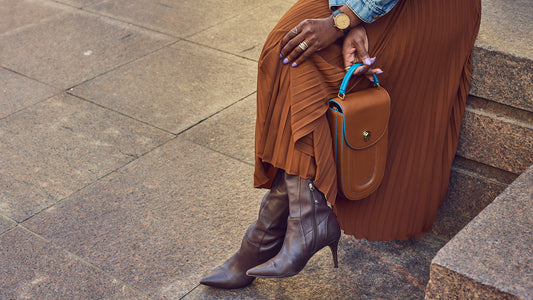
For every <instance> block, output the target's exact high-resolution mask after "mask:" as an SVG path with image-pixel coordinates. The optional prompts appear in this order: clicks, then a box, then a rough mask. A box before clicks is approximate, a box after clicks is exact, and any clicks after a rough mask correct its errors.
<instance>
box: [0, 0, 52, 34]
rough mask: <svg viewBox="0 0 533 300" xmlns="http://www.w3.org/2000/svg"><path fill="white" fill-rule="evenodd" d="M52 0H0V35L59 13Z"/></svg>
mask: <svg viewBox="0 0 533 300" xmlns="http://www.w3.org/2000/svg"><path fill="white" fill-rule="evenodd" d="M61 12H62V10H61V9H59V8H58V7H57V6H56V5H54V3H53V2H43V1H41V2H39V3H36V1H31V0H0V35H1V34H3V33H5V32H7V31H10V30H14V29H17V28H19V27H23V26H26V25H29V24H34V23H38V22H39V21H41V20H43V19H46V18H48V17H51V16H53V15H56V14H59V13H61Z"/></svg>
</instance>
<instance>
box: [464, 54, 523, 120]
mask: <svg viewBox="0 0 533 300" xmlns="http://www.w3.org/2000/svg"><path fill="white" fill-rule="evenodd" d="M470 94H471V95H474V96H477V97H480V98H485V99H490V100H491V101H495V102H498V103H502V104H505V105H509V106H513V107H516V108H519V109H523V110H525V111H529V112H531V111H533V101H532V99H533V60H532V58H531V57H528V58H522V57H515V56H511V55H508V54H505V53H500V52H496V51H493V50H491V49H483V48H481V47H476V48H475V49H474V58H473V66H472V82H471V84H470Z"/></svg>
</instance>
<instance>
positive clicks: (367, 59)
mask: <svg viewBox="0 0 533 300" xmlns="http://www.w3.org/2000/svg"><path fill="white" fill-rule="evenodd" d="M364 62H365V65H371V64H372V61H371V60H370V58H368V57H367V58H365V60H364Z"/></svg>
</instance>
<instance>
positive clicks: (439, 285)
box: [425, 264, 520, 300]
mask: <svg viewBox="0 0 533 300" xmlns="http://www.w3.org/2000/svg"><path fill="white" fill-rule="evenodd" d="M425 299H428V300H429V299H443V300H446V299H483V300H515V299H516V300H518V299H520V298H518V297H516V296H513V295H510V294H508V293H504V292H501V291H499V290H498V289H496V288H494V287H491V286H487V285H483V284H481V283H479V282H476V281H475V280H472V279H470V278H468V277H464V276H462V275H461V274H458V273H456V272H453V271H451V270H449V269H447V268H444V267H442V266H439V265H437V264H432V265H431V280H430V283H429V284H428V287H427V289H426V297H425Z"/></svg>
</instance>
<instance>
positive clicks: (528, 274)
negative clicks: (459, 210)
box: [426, 166, 533, 299]
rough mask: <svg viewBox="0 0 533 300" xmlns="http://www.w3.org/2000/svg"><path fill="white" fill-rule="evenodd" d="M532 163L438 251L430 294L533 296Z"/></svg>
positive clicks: (447, 296)
mask: <svg viewBox="0 0 533 300" xmlns="http://www.w3.org/2000/svg"><path fill="white" fill-rule="evenodd" d="M532 212H533V166H532V167H530V168H529V169H528V170H526V172H524V173H523V174H522V175H520V177H518V179H517V180H516V181H515V182H514V183H513V184H511V185H510V186H509V188H507V189H506V190H505V192H504V193H502V194H501V195H500V196H498V197H497V198H496V200H494V202H493V203H491V204H490V205H489V206H487V208H485V209H484V210H483V211H482V212H481V213H480V214H479V215H478V216H477V217H476V218H475V219H474V220H473V221H472V222H470V223H469V224H468V225H467V226H466V227H465V228H464V229H463V230H461V232H459V234H457V235H456V236H455V237H454V238H453V239H452V240H451V241H450V242H448V243H447V244H446V245H445V246H444V247H443V248H442V249H441V250H439V252H438V253H437V255H436V256H435V258H434V259H433V261H432V263H431V268H430V281H429V283H428V285H427V288H426V299H533V259H532V258H533V239H532V238H531V237H532V236H533V215H532Z"/></svg>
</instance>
